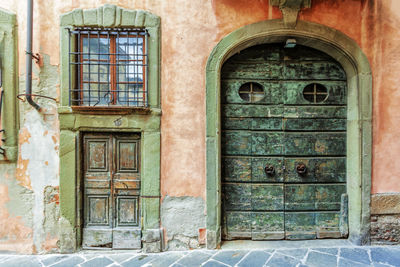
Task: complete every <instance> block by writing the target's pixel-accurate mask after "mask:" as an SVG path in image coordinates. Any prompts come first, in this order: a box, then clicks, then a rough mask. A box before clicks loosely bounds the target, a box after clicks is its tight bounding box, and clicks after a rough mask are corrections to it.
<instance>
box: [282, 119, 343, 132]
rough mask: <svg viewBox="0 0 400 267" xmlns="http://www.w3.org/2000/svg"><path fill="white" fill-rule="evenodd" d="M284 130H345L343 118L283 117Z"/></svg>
mask: <svg viewBox="0 0 400 267" xmlns="http://www.w3.org/2000/svg"><path fill="white" fill-rule="evenodd" d="M283 128H284V129H285V130H286V131H345V130H346V120H345V119H291V118H289V119H285V120H284V127H283Z"/></svg>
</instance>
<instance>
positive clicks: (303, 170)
mask: <svg viewBox="0 0 400 267" xmlns="http://www.w3.org/2000/svg"><path fill="white" fill-rule="evenodd" d="M296 171H297V173H298V174H300V175H301V174H305V173H306V172H307V167H306V165H304V164H303V163H300V164H298V165H297V167H296Z"/></svg>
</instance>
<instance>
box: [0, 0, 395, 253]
mask: <svg viewBox="0 0 400 267" xmlns="http://www.w3.org/2000/svg"><path fill="white" fill-rule="evenodd" d="M105 3H108V4H115V5H119V6H121V7H124V8H129V9H145V10H149V11H150V12H152V13H154V14H157V15H158V16H160V17H161V24H162V29H161V31H162V39H161V42H162V63H161V64H162V76H161V87H162V90H161V95H162V114H163V115H162V126H161V135H162V142H161V148H162V156H161V195H162V199H161V201H162V207H163V208H162V210H161V214H162V215H161V217H162V226H163V227H164V228H165V233H166V239H165V242H166V245H167V246H173V245H174V243H178V242H181V243H183V245H182V244H181V243H179V246H184V247H186V248H187V247H190V246H191V245H190V242H192V243H193V244H195V243H194V241H190V240H195V239H196V238H198V235H199V232H196V231H198V229H197V230H196V229H195V228H192V230H193V231H191V232H190V233H188V232H185V231H183V230H182V232H181V233H179V232H180V231H181V230H179V229H176V228H174V227H175V226H174V225H175V224H174V222H176V221H177V220H176V219H174V217H169V214H170V213H171V212H176V213H177V214H178V213H179V212H182V213H183V214H186V213H187V212H189V211H190V212H189V213H190V217H188V218H190V220H191V221H192V222H193V223H198V222H201V223H199V225H196V228H201V227H203V226H204V225H203V220H204V199H205V183H206V182H205V180H206V177H205V164H206V163H205V103H204V99H205V65H206V62H207V58H208V56H209V54H210V52H211V51H212V49H213V48H214V47H215V45H216V44H217V43H218V42H219V41H220V40H221V38H222V37H223V36H225V35H227V34H228V33H230V32H232V31H234V30H236V29H237V28H239V27H242V26H244V25H247V24H250V23H255V22H258V21H262V20H266V19H275V18H280V16H281V14H280V11H279V9H278V8H271V7H269V6H268V0H235V1H232V0H193V1H187V0H168V1H162V0H140V1H139V0H66V1H53V0H35V7H34V32H33V36H34V38H33V51H34V52H40V53H41V55H42V57H43V64H42V65H41V66H39V65H36V64H35V65H34V80H33V92H34V93H37V94H43V95H47V96H51V97H54V98H57V99H58V98H59V89H58V86H59V85H58V84H59V73H58V71H59V70H58V67H59V66H58V65H59V27H58V25H59V16H60V15H61V14H62V13H65V12H68V11H71V10H72V9H74V8H83V9H85V8H95V7H98V6H100V5H103V4H105ZM0 7H2V8H4V9H7V10H10V11H13V12H15V13H16V14H17V20H18V25H19V27H18V31H19V32H18V46H19V79H20V88H19V91H20V92H21V93H22V92H24V89H25V83H24V79H25V52H24V51H25V43H26V40H25V37H26V27H25V25H26V2H25V1H19V0H0ZM399 11H400V1H397V0H384V1H378V0H375V1H374V0H313V1H312V9H309V10H304V11H302V13H301V14H300V17H299V18H300V19H303V20H307V21H313V22H317V23H321V24H324V25H327V26H329V27H332V28H335V29H338V30H340V31H342V32H343V33H345V34H347V35H348V36H350V37H351V38H352V39H354V40H355V41H356V42H357V43H358V44H359V45H360V47H361V49H362V50H363V51H364V52H365V53H366V55H367V57H368V59H369V61H370V63H371V67H372V70H373V112H374V118H373V129H374V132H373V134H374V137H373V166H372V170H373V181H372V192H373V193H374V194H375V193H388V192H397V193H399V192H400V183H398V181H399V179H400V174H399V172H398V171H397V166H398V165H399V164H400V142H399V139H398V136H400V127H397V125H398V124H399V123H400V115H399V114H400V112H399V111H400V106H399V105H398V103H400V93H399V92H400V91H399V90H398V84H400V58H399V57H400V53H399V43H400V42H399V41H400V30H399V26H398V25H400V15H399V14H400V12H399ZM37 100H38V101H39V104H41V105H42V106H43V107H44V108H45V110H44V112H43V113H42V114H39V113H38V112H37V111H36V110H33V109H32V107H30V106H29V105H28V104H26V103H20V104H19V106H20V125H21V128H20V133H19V156H18V162H17V164H13V163H12V164H11V163H6V162H4V163H0V199H1V201H0V227H1V229H4V230H0V250H6V251H17V252H20V253H46V252H56V251H58V248H57V241H58V240H59V238H61V237H62V236H64V238H66V237H69V236H71V235H72V234H71V233H69V232H63V231H62V230H61V229H64V228H63V227H62V225H65V224H66V223H67V222H66V221H65V220H63V218H60V217H59V210H58V201H57V199H58V191H57V190H58V189H57V188H58V185H59V170H58V166H59V163H58V153H59V147H58V146H59V145H58V144H59V130H58V129H59V127H58V118H57V112H56V106H57V103H55V102H53V101H50V100H46V99H37ZM171 203H174V205H175V204H176V205H178V207H180V208H179V209H178V208H176V209H174V208H173V207H172V206H171V205H172V204H171ZM181 205H182V207H181ZM195 210H199V211H200V210H201V212H200V213H195V214H192V213H193V212H195ZM175 217H176V218H180V217H179V216H175ZM10 222H11V223H10ZM187 224H190V223H189V222H187ZM176 240H179V241H176ZM187 240H189V241H188V242H187ZM71 242H73V240H71ZM71 246H72V245H71ZM193 246H194V247H196V245H193Z"/></svg>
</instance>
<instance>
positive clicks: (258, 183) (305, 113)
mask: <svg viewBox="0 0 400 267" xmlns="http://www.w3.org/2000/svg"><path fill="white" fill-rule="evenodd" d="M221 99H222V100H221V101H222V103H221V116H222V120H221V121H222V125H221V128H222V144H221V145H222V211H223V212H222V216H223V218H222V237H223V239H225V240H233V239H252V240H269V239H316V238H342V237H346V236H347V234H348V223H347V195H346V123H347V120H346V116H347V81H346V75H345V72H344V70H343V69H342V67H341V66H340V65H339V63H337V62H336V61H335V60H334V59H332V58H331V57H329V56H328V55H326V54H324V53H321V52H319V51H317V50H314V49H311V48H307V47H304V46H300V45H298V46H296V47H295V48H290V49H289V48H287V49H285V48H284V45H283V44H268V45H259V46H254V47H250V48H248V49H245V50H243V51H241V52H240V53H238V54H236V55H234V56H232V57H231V58H230V59H228V60H227V61H226V62H225V64H224V65H223V67H222V70H221Z"/></svg>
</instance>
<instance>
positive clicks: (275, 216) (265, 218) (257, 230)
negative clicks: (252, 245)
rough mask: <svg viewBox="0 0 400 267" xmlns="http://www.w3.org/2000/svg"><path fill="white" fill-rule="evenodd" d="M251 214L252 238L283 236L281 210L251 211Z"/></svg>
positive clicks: (283, 219)
mask: <svg viewBox="0 0 400 267" xmlns="http://www.w3.org/2000/svg"><path fill="white" fill-rule="evenodd" d="M251 215H252V217H251V223H252V225H251V226H252V228H251V239H252V240H273V239H283V238H284V237H285V217H284V213H283V212H253V213H252V214H251Z"/></svg>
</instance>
